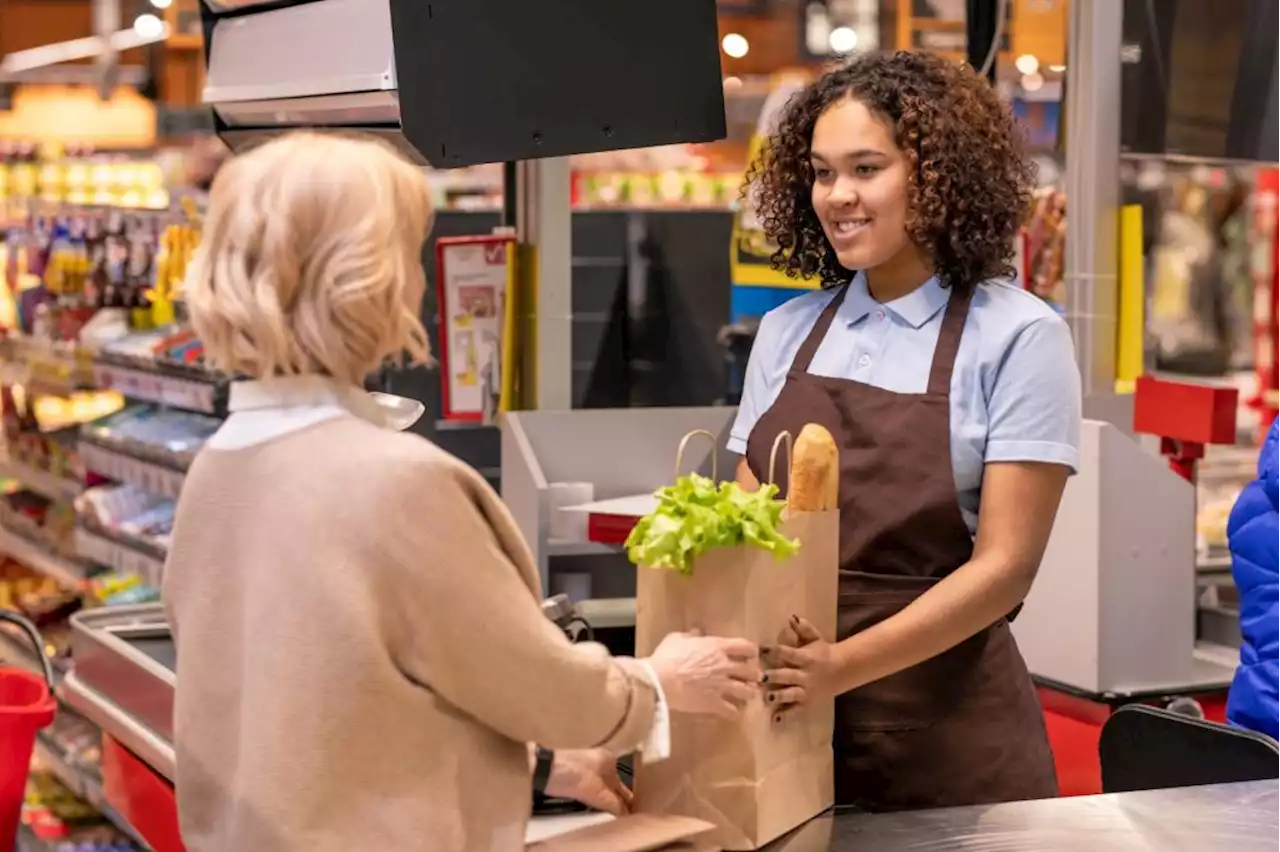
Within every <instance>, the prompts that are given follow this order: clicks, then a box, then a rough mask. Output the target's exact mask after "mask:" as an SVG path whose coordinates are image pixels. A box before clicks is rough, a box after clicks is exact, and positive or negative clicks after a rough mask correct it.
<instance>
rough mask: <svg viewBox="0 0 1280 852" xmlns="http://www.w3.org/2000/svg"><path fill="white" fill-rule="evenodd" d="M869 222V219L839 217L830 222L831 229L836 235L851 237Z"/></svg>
mask: <svg viewBox="0 0 1280 852" xmlns="http://www.w3.org/2000/svg"><path fill="white" fill-rule="evenodd" d="M870 224H871V220H870V219H841V220H840V221H838V222H832V223H831V230H832V232H833V233H835V235H836V236H838V237H851V236H853V235H854V234H856V233H858V232H859V231H861V230H862V229H863V228H866V227H867V226H868V225H870Z"/></svg>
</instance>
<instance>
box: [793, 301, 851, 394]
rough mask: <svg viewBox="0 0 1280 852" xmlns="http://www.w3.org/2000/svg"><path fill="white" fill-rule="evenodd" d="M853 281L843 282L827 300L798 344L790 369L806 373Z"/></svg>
mask: <svg viewBox="0 0 1280 852" xmlns="http://www.w3.org/2000/svg"><path fill="white" fill-rule="evenodd" d="M852 283H853V282H849V283H847V284H845V285H844V286H843V287H841V288H840V290H839V291H838V292H837V293H836V295H835V297H834V298H833V299H832V300H831V301H830V302H827V306H826V307H825V308H823V309H822V313H821V314H819V315H818V321H817V322H815V323H814V324H813V328H812V330H810V332H809V336H808V337H806V338H805V339H804V342H803V343H801V344H800V348H799V349H798V350H796V357H795V359H794V360H792V362H791V369H792V370H795V371H798V372H801V373H807V372H809V365H810V364H812V363H813V356H814V355H816V354H818V347H819V346H821V345H822V340H823V338H824V337H826V336H827V330H828V329H830V328H831V323H832V321H833V320H834V319H835V318H836V314H837V313H838V312H839V310H840V306H841V305H842V304H844V297H845V296H846V295H847V294H848V292H849V287H850V286H852Z"/></svg>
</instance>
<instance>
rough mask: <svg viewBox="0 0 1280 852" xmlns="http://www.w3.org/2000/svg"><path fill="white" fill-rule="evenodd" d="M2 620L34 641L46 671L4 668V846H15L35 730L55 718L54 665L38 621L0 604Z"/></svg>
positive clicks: (0, 764) (0, 814)
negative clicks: (19, 629) (7, 609)
mask: <svg viewBox="0 0 1280 852" xmlns="http://www.w3.org/2000/svg"><path fill="white" fill-rule="evenodd" d="M0 621H4V622H8V623H9V624H13V625H16V626H17V627H19V628H21V630H22V632H23V633H25V634H26V635H27V638H28V639H30V640H31V643H32V644H33V645H34V646H35V650H36V656H37V657H38V658H39V660H40V664H41V666H42V668H43V670H44V677H43V678H41V677H40V676H39V675H35V674H31V673H30V672H26V671H22V670H20V669H10V668H0V852H13V848H14V844H15V843H16V841H17V836H18V821H19V820H20V819H21V818H22V802H23V800H24V799H25V798H26V792H27V773H28V772H29V771H30V769H31V752H32V751H34V750H35V745H36V733H37V732H38V731H39V730H40V729H41V728H45V727H48V726H49V724H50V723H52V722H53V714H54V711H55V709H56V708H57V700H56V699H55V698H54V695H53V667H52V666H51V665H50V664H49V659H48V657H46V656H45V653H44V641H43V640H42V639H41V638H40V633H39V631H38V630H36V627H35V625H34V624H32V623H31V622H30V621H28V620H27V619H25V618H23V617H22V616H20V615H18V614H17V613H13V612H7V611H5V610H0Z"/></svg>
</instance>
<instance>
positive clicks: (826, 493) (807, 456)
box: [787, 423, 840, 512]
mask: <svg viewBox="0 0 1280 852" xmlns="http://www.w3.org/2000/svg"><path fill="white" fill-rule="evenodd" d="M839 495H840V451H839V449H838V448H837V447H836V441H835V438H833V437H832V436H831V433H830V432H828V431H827V430H826V429H825V428H824V427H822V426H820V425H818V424H817V423H808V424H806V425H805V427H804V428H803V429H802V430H800V436H799V437H798V438H796V442H795V447H794V448H793V449H792V451H791V478H790V480H789V485H788V490H787V506H788V508H790V509H791V510H792V511H795V512H825V511H829V510H833V509H837V508H839Z"/></svg>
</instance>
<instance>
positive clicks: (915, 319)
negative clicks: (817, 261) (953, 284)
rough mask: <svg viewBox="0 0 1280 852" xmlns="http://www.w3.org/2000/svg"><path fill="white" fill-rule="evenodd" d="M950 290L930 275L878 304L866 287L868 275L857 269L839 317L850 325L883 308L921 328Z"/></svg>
mask: <svg viewBox="0 0 1280 852" xmlns="http://www.w3.org/2000/svg"><path fill="white" fill-rule="evenodd" d="M950 297H951V291H950V290H948V289H947V288H945V287H943V286H942V282H940V281H939V280H938V279H937V278H936V277H935V278H930V279H929V280H928V281H926V282H924V283H923V284H921V285H920V286H919V287H917V288H916V289H914V290H912V291H911V292H910V293H907V294H906V295H905V296H900V297H898V298H897V299H894V300H893V301H892V302H885V303H884V304H881V303H880V302H877V301H876V299H875V297H874V296H872V295H871V291H870V290H869V289H868V287H867V275H866V273H865V272H859V273H857V274H856V275H854V276H853V280H852V281H851V282H850V283H849V292H848V293H847V294H846V295H845V297H844V304H842V305H841V306H840V318H841V319H842V320H844V321H845V322H846V323H848V324H849V325H853V324H854V323H857V322H858V321H860V320H862V319H863V318H864V317H866V316H867V314H869V313H871V312H872V311H874V310H877V309H880V308H883V309H885V310H888V311H889V312H890V313H892V314H893V315H894V316H896V317H898V318H899V319H901V320H902V321H903V322H905V323H907V324H908V325H910V326H911V327H912V328H920V327H921V326H923V325H924V324H925V323H927V322H928V321H929V320H931V319H933V318H934V316H936V315H937V313H938V311H940V310H942V309H943V308H944V307H946V305H947V300H948V299H949V298H950Z"/></svg>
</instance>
